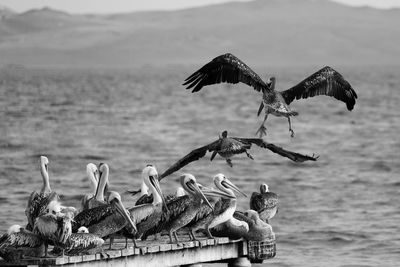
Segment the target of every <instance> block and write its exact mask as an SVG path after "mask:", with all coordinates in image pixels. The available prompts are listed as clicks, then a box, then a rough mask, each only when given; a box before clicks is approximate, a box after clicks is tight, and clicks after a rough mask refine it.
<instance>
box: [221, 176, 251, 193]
mask: <svg viewBox="0 0 400 267" xmlns="http://www.w3.org/2000/svg"><path fill="white" fill-rule="evenodd" d="M214 184H215V186H216V187H217V188H218V189H219V190H221V191H223V192H226V193H228V194H230V195H232V196H235V194H234V192H236V193H239V194H242V195H243V196H245V197H247V195H246V194H245V193H243V191H241V190H240V189H239V188H238V187H237V186H236V185H234V184H233V183H232V182H231V181H229V179H228V178H226V177H225V175H224V174H222V173H218V174H217V175H215V176H214Z"/></svg>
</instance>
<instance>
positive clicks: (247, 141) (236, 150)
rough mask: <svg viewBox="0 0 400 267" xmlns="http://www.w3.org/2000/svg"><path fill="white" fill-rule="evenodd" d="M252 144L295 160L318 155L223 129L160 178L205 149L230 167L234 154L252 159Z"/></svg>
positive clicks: (187, 162)
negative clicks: (235, 135)
mask: <svg viewBox="0 0 400 267" xmlns="http://www.w3.org/2000/svg"><path fill="white" fill-rule="evenodd" d="M252 144H255V145H257V146H259V147H262V148H266V149H269V150H271V151H272V152H274V153H277V154H279V155H280V156H282V157H287V158H289V159H291V160H292V161H295V162H304V161H307V160H312V161H316V160H317V159H318V156H317V157H315V156H314V155H313V156H307V155H302V154H299V153H296V152H292V151H288V150H285V149H283V148H281V147H279V146H276V145H274V144H271V143H267V142H265V141H264V140H263V139H261V138H241V137H228V132H227V131H223V132H222V136H220V138H219V139H218V140H216V141H214V142H212V143H210V144H208V145H205V146H202V147H199V148H196V149H195V150H193V151H191V152H190V153H189V154H187V155H186V156H184V157H183V158H181V159H180V160H178V161H177V162H176V163H175V164H173V165H172V166H171V167H169V168H168V169H167V170H166V171H165V172H163V173H162V174H161V175H160V179H163V178H164V177H166V176H168V175H170V174H172V173H174V172H176V171H177V170H179V169H181V168H183V167H184V166H186V165H187V164H189V163H191V162H193V161H195V160H198V159H200V158H202V157H204V156H205V155H206V153H207V151H208V152H213V153H212V155H211V159H210V160H213V159H214V157H215V156H216V155H217V154H219V155H220V156H221V157H223V158H225V159H226V162H227V163H228V165H229V166H231V167H232V166H233V165H232V160H231V158H232V157H233V156H234V155H236V154H241V153H246V155H247V157H249V158H250V159H253V157H252V156H251V155H250V154H249V152H247V150H248V149H250V148H251V145H252Z"/></svg>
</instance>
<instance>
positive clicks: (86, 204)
mask: <svg viewBox="0 0 400 267" xmlns="http://www.w3.org/2000/svg"><path fill="white" fill-rule="evenodd" d="M86 174H87V177H88V179H89V183H90V189H91V192H90V193H89V194H86V195H85V196H84V197H83V198H82V201H81V206H82V210H85V209H90V208H92V207H91V206H90V204H91V202H92V201H93V199H94V197H95V195H96V191H97V185H98V181H99V170H98V169H97V166H96V165H95V164H93V163H89V164H88V165H87V166H86Z"/></svg>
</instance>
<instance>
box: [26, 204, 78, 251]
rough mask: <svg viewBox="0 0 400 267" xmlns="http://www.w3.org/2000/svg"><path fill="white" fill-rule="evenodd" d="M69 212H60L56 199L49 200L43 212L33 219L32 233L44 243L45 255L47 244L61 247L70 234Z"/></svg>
mask: <svg viewBox="0 0 400 267" xmlns="http://www.w3.org/2000/svg"><path fill="white" fill-rule="evenodd" d="M72 219H73V214H72V213H71V212H67V213H62V212H61V204H60V202H59V201H58V200H53V201H51V202H50V203H49V204H48V205H47V207H46V209H45V211H44V212H42V213H41V214H40V215H39V216H38V217H37V218H36V220H35V224H34V227H33V233H35V234H37V235H39V236H40V237H41V238H42V239H43V241H44V245H45V257H47V250H48V245H49V244H50V245H53V246H55V247H60V248H63V247H64V246H65V245H66V243H67V240H68V239H69V237H70V236H71V234H72V226H71V222H72Z"/></svg>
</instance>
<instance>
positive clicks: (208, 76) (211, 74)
mask: <svg viewBox="0 0 400 267" xmlns="http://www.w3.org/2000/svg"><path fill="white" fill-rule="evenodd" d="M222 82H227V83H233V84H236V83H239V82H242V83H245V84H247V85H249V86H251V87H253V88H254V89H255V90H257V91H259V92H260V91H264V90H268V89H269V87H268V86H267V85H266V84H265V83H264V82H263V81H262V80H261V78H260V77H259V76H258V75H257V74H256V73H255V72H254V71H253V70H252V69H250V68H249V67H248V66H247V65H246V64H245V63H243V62H242V61H241V60H240V59H238V58H237V57H235V56H234V55H232V54H230V53H227V54H224V55H221V56H218V57H216V58H214V59H213V60H212V61H210V62H209V63H207V64H206V65H204V66H203V67H202V68H200V69H199V70H198V71H196V72H195V73H193V74H192V75H190V76H189V77H188V78H187V79H186V80H185V82H184V83H183V85H188V87H187V88H186V89H191V88H193V87H194V88H193V90H192V93H194V92H197V91H200V89H201V88H202V87H203V86H206V85H211V84H217V83H222Z"/></svg>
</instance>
